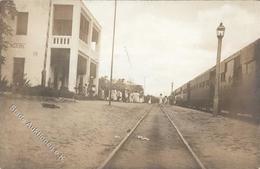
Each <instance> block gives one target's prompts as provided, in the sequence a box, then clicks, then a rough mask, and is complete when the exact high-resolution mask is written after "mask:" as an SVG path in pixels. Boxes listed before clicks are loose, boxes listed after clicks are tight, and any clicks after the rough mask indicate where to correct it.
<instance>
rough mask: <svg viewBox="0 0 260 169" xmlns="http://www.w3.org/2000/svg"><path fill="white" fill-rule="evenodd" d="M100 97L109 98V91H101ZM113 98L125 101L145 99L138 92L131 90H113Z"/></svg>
mask: <svg viewBox="0 0 260 169" xmlns="http://www.w3.org/2000/svg"><path fill="white" fill-rule="evenodd" d="M100 92H101V93H100V97H101V99H104V100H109V91H107V92H106V91H104V90H101V91H100ZM111 99H112V100H113V101H118V102H125V103H140V102H143V99H142V98H141V97H140V94H139V93H138V92H132V93H131V92H129V91H128V90H116V89H113V90H111Z"/></svg>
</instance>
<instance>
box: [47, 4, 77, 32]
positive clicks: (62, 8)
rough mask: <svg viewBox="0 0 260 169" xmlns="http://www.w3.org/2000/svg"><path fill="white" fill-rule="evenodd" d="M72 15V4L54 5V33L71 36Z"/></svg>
mask: <svg viewBox="0 0 260 169" xmlns="http://www.w3.org/2000/svg"><path fill="white" fill-rule="evenodd" d="M72 15H73V6H72V5H54V16H53V19H54V21H53V29H52V31H53V32H52V33H53V35H59V36H71V34H72Z"/></svg>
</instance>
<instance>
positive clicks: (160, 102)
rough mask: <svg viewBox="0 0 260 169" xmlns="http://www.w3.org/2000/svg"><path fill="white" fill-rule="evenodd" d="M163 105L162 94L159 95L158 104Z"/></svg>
mask: <svg viewBox="0 0 260 169" xmlns="http://www.w3.org/2000/svg"><path fill="white" fill-rule="evenodd" d="M162 103H163V96H162V93H161V94H160V97H159V104H160V105H161V104H162Z"/></svg>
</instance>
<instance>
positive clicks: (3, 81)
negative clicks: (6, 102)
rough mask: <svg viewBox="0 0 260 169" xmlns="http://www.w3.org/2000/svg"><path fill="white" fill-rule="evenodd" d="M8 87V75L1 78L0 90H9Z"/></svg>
mask: <svg viewBox="0 0 260 169" xmlns="http://www.w3.org/2000/svg"><path fill="white" fill-rule="evenodd" d="M8 89H9V88H8V80H7V79H6V77H3V78H1V79H0V91H7V90H8Z"/></svg>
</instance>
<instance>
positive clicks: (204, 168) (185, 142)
mask: <svg viewBox="0 0 260 169" xmlns="http://www.w3.org/2000/svg"><path fill="white" fill-rule="evenodd" d="M160 109H161V111H162V112H163V113H164V114H165V115H166V117H167V118H168V120H169V121H170V122H171V124H172V125H173V127H174V128H175V130H176V131H177V133H178V135H179V137H180V138H181V140H182V142H183V144H184V145H185V146H186V148H187V149H188V150H189V152H190V153H191V155H192V157H193V158H194V159H195V161H196V162H197V163H198V165H199V166H200V168H201V169H206V167H205V166H204V165H203V163H202V162H201V161H200V159H199V157H198V156H197V155H196V153H195V152H194V151H193V150H192V148H191V147H190V145H189V143H188V142H187V141H186V139H185V138H184V137H183V135H182V134H181V132H180V130H179V128H178V127H177V126H176V124H175V123H174V122H173V121H172V119H171V118H170V116H169V114H168V113H167V112H166V111H164V109H163V106H160Z"/></svg>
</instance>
